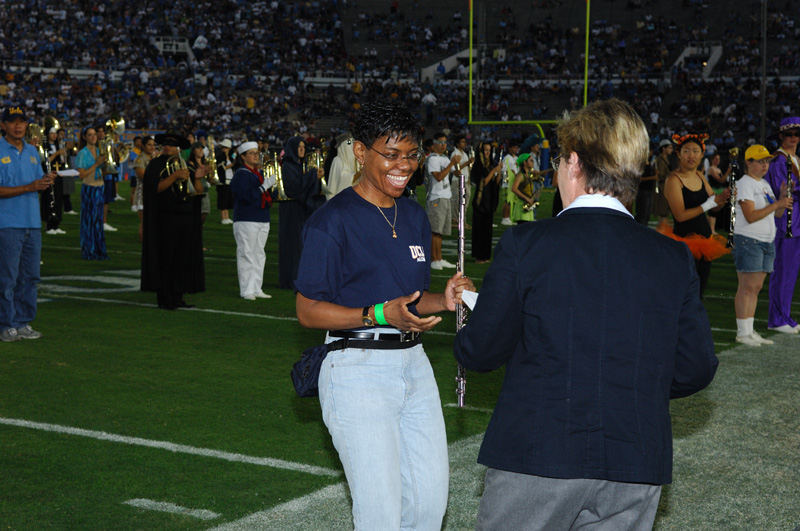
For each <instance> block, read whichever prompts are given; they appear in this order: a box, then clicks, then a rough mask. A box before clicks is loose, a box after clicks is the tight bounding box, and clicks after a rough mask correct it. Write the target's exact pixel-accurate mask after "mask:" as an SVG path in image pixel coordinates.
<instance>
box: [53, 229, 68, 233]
mask: <svg viewBox="0 0 800 531" xmlns="http://www.w3.org/2000/svg"><path fill="white" fill-rule="evenodd" d="M66 233H67V231H65V230H61V229H56V234H66Z"/></svg>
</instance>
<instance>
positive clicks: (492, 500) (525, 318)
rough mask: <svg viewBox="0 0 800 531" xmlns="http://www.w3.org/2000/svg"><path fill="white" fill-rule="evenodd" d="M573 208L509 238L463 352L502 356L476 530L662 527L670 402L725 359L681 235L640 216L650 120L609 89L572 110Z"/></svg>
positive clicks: (461, 358)
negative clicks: (634, 210)
mask: <svg viewBox="0 0 800 531" xmlns="http://www.w3.org/2000/svg"><path fill="white" fill-rule="evenodd" d="M557 133H558V140H559V145H560V149H561V154H560V156H559V157H557V159H555V160H554V161H553V162H554V164H553V167H554V168H555V169H556V171H557V172H558V184H559V192H560V194H561V198H562V199H563V202H564V205H565V209H564V210H563V211H562V212H561V213H560V214H559V216H558V217H556V218H551V219H545V220H540V221H537V222H535V223H527V224H524V225H520V226H517V227H514V228H511V229H508V230H506V231H505V233H504V234H503V236H502V238H501V240H500V242H499V244H498V245H497V250H496V258H495V261H494V263H493V264H492V265H491V267H490V268H489V270H488V272H487V274H486V276H485V278H484V281H483V287H482V289H481V293H480V296H479V298H478V302H477V304H476V306H475V309H474V312H473V313H472V315H471V316H470V318H469V320H468V322H467V324H466V326H465V327H464V328H462V330H461V331H460V332H459V333H458V335H457V337H456V341H455V346H454V349H455V357H456V359H457V360H458V362H459V363H460V364H462V365H463V366H464V367H465V368H466V369H468V370H472V371H478V372H487V371H492V370H496V369H498V368H500V367H502V366H503V365H505V376H504V380H503V385H502V389H501V391H500V396H499V398H498V401H497V406H496V407H495V410H494V413H493V415H492V418H491V421H490V423H489V426H488V428H487V431H486V435H485V438H484V441H483V445H482V446H481V450H480V453H479V457H478V462H480V463H481V464H483V465H485V466H487V467H489V468H488V470H487V472H486V477H485V479H484V493H483V497H482V498H481V503H480V509H479V512H478V524H477V528H478V529H486V530H490V529H491V530H498V529H502V530H504V531H512V530H516V529H519V530H522V529H524V530H526V531H529V530H534V529H558V530H562V529H577V528H584V527H591V529H593V530H606V529H608V530H612V529H613V530H615V531H617V530H625V529H637V530H638V529H651V528H652V525H653V521H654V519H655V513H656V509H657V507H658V499H659V497H660V494H661V485H663V484H666V483H670V482H671V477H672V431H671V424H670V416H669V401H670V399H673V398H681V397H685V396H689V395H691V394H693V393H696V392H698V391H700V390H701V389H703V388H705V387H706V386H707V385H708V384H709V383H710V382H711V380H712V379H713V377H714V373H715V372H716V369H717V365H718V360H717V357H716V355H715V354H714V343H713V340H712V337H711V328H710V325H709V321H708V316H707V315H706V311H705V308H704V307H703V304H702V302H701V301H700V293H699V280H698V277H697V272H696V270H695V267H694V259H693V258H692V255H691V254H690V252H689V249H688V248H687V247H686V245H685V244H683V243H680V242H676V241H674V240H671V239H670V238H667V237H665V236H663V235H661V234H659V233H657V232H656V231H654V230H651V229H648V228H647V227H644V226H642V225H639V224H638V223H636V222H635V220H634V219H633V217H632V216H631V215H630V213H629V212H628V211H627V210H626V208H625V207H624V206H623V205H625V204H630V202H632V201H633V199H634V197H635V194H636V189H637V186H638V183H639V179H640V177H641V174H642V170H643V169H644V165H645V161H646V158H647V155H648V142H649V139H648V135H647V130H646V128H645V126H644V124H643V122H642V120H641V119H640V118H639V116H638V115H637V114H636V112H635V111H634V110H633V108H631V107H630V106H629V105H628V104H626V103H623V102H621V101H619V100H608V101H600V102H596V103H593V104H592V105H590V106H588V107H586V108H584V109H582V110H580V111H578V112H576V113H574V114H572V115H571V116H567V117H565V119H564V120H563V121H562V122H561V124H560V125H559V126H558V129H557Z"/></svg>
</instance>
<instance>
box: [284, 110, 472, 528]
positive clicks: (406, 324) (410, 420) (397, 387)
mask: <svg viewBox="0 0 800 531" xmlns="http://www.w3.org/2000/svg"><path fill="white" fill-rule="evenodd" d="M352 132H353V138H354V143H353V152H354V154H355V157H356V159H357V160H358V161H359V163H361V165H362V171H361V180H360V181H359V182H358V184H357V185H356V186H353V187H350V188H345V189H344V190H342V191H341V192H339V193H338V194H336V195H335V196H333V198H332V199H331V200H330V201H328V202H327V203H326V204H325V205H323V206H322V207H321V208H320V209H319V210H318V211H317V212H315V213H314V215H312V216H311V218H310V219H309V220H308V222H307V223H306V226H305V229H304V231H303V253H302V257H301V260H300V268H299V272H298V275H297V280H296V282H295V286H296V288H297V295H296V297H297V301H296V305H297V317H298V320H299V321H300V324H301V325H302V326H304V327H306V328H313V329H321V330H328V334H327V338H326V343H331V342H333V341H338V340H341V339H342V338H346V339H347V342H346V348H343V349H342V350H334V351H330V352H329V353H328V355H327V357H326V358H325V360H324V362H323V363H322V367H321V370H320V375H319V400H320V406H321V407H322V418H323V420H324V421H325V425H326V426H327V427H328V430H329V431H330V434H331V437H332V439H333V444H334V446H335V447H336V449H337V451H338V452H339V458H340V459H341V461H342V465H343V467H344V471H345V475H346V477H347V482H348V484H349V486H350V493H351V496H352V499H353V521H354V524H355V529H356V530H374V529H380V530H399V529H401V528H402V529H411V528H414V529H440V528H441V524H442V518H443V517H444V513H445V509H446V507H447V492H448V473H449V470H448V460H447V440H446V436H445V426H444V418H443V416H442V406H441V399H440V397H439V391H438V389H437V386H436V381H435V379H434V377H433V371H432V369H431V365H430V362H429V361H428V358H427V356H426V355H425V351H424V350H423V348H422V345H421V343H420V334H421V333H422V332H425V331H426V330H430V329H432V328H433V327H435V326H436V325H437V324H438V323H439V322H440V321H441V317H439V316H436V315H432V314H436V313H439V312H444V311H454V310H455V307H456V304H459V303H460V301H461V293H462V291H463V290H464V289H465V288H466V289H473V288H472V283H471V282H470V281H469V279H466V278H463V277H462V275H461V274H460V273H456V274H455V275H453V276H452V277H451V278H450V279H449V280H448V281H447V285H446V287H445V291H444V293H432V292H430V291H428V287H429V284H430V277H431V271H430V263H429V262H428V260H429V259H430V251H431V227H430V223H429V222H428V218H427V216H426V214H425V211H424V210H423V209H422V207H421V206H420V205H419V204H418V203H417V202H416V201H413V200H411V199H409V198H406V197H403V190H404V189H405V186H406V184H407V182H408V180H409V179H410V178H411V176H412V175H413V174H414V171H415V170H416V169H417V167H418V165H419V160H420V156H421V154H422V153H421V148H420V143H421V136H422V131H421V126H420V124H419V123H418V122H417V120H416V118H415V117H414V114H413V113H412V112H411V111H410V110H409V109H408V108H406V107H405V106H403V105H402V104H401V103H399V102H393V101H392V102H384V101H375V102H371V103H367V104H365V105H364V106H363V107H362V109H361V110H360V112H359V114H358V116H357V117H356V120H355V125H354V127H353V131H352Z"/></svg>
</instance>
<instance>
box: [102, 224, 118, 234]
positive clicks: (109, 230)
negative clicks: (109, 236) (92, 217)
mask: <svg viewBox="0 0 800 531" xmlns="http://www.w3.org/2000/svg"><path fill="white" fill-rule="evenodd" d="M103 230H105V231H106V232H117V229H115V228H114V227H112V226H111V225H109V224H108V223H103Z"/></svg>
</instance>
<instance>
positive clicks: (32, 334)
mask: <svg viewBox="0 0 800 531" xmlns="http://www.w3.org/2000/svg"><path fill="white" fill-rule="evenodd" d="M17 337H20V338H22V339H39V338H40V337H42V333H41V332H39V331H37V330H34V329H33V328H31V325H25V326H23V327H22V328H17Z"/></svg>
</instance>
